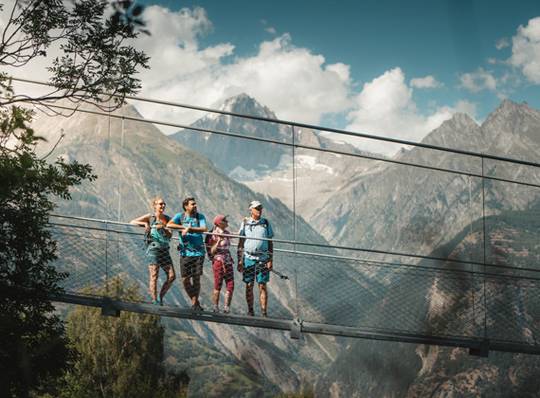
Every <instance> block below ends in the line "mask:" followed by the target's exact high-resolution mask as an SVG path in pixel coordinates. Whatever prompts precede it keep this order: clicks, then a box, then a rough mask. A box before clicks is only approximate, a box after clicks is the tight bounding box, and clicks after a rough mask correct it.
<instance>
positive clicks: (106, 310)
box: [101, 297, 120, 318]
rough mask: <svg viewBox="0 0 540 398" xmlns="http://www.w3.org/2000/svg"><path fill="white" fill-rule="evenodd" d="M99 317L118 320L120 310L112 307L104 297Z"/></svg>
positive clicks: (109, 300)
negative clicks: (110, 317)
mask: <svg viewBox="0 0 540 398" xmlns="http://www.w3.org/2000/svg"><path fill="white" fill-rule="evenodd" d="M101 315H103V316H113V317H115V318H118V317H119V316H120V310H119V309H118V308H116V307H115V306H114V304H113V302H112V300H111V299H109V298H107V297H106V298H105V299H103V305H102V306H101Z"/></svg>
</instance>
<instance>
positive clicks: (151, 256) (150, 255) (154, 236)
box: [130, 196, 176, 305]
mask: <svg viewBox="0 0 540 398" xmlns="http://www.w3.org/2000/svg"><path fill="white" fill-rule="evenodd" d="M165 206H166V204H165V201H164V200H163V198H161V197H159V196H158V197H156V198H154V199H153V200H152V202H151V207H152V210H153V214H152V213H149V214H145V215H143V216H140V217H138V218H135V219H133V220H131V221H130V224H133V225H139V226H141V227H144V228H145V244H146V260H147V263H148V272H149V283H148V292H149V293H150V297H151V298H152V303H153V304H159V305H163V297H164V296H165V293H167V291H168V290H169V289H170V288H171V286H172V284H173V282H174V280H175V279H176V275H175V273H174V267H173V262H172V259H171V255H170V253H169V242H170V240H171V236H172V234H171V231H169V230H168V229H167V228H166V225H167V223H168V222H169V220H170V219H171V218H170V217H169V216H168V215H166V214H165V213H164V212H165ZM160 268H162V269H163V271H165V273H166V274H167V280H166V281H165V283H164V284H163V286H162V287H161V291H160V292H159V297H158V295H157V280H158V274H159V269H160Z"/></svg>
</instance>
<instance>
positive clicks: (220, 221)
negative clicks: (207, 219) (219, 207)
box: [214, 214, 227, 225]
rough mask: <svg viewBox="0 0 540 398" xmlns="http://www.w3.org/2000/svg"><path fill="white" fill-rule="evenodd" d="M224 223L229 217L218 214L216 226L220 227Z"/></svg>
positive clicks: (215, 219)
mask: <svg viewBox="0 0 540 398" xmlns="http://www.w3.org/2000/svg"><path fill="white" fill-rule="evenodd" d="M223 221H227V216H224V215H223V214H218V215H217V216H215V217H214V225H219V224H221V223H222V222H223Z"/></svg>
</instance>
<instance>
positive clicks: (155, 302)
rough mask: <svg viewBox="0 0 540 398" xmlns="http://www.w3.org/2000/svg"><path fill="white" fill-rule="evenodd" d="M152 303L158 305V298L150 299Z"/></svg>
mask: <svg viewBox="0 0 540 398" xmlns="http://www.w3.org/2000/svg"><path fill="white" fill-rule="evenodd" d="M152 304H153V305H160V304H159V301H158V300H152Z"/></svg>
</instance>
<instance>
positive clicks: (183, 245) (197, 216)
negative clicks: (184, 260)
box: [177, 213, 208, 253]
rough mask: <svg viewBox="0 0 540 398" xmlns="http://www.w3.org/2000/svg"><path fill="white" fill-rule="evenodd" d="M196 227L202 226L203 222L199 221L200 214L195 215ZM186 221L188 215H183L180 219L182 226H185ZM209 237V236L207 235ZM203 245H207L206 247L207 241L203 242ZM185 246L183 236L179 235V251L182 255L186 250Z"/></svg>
mask: <svg viewBox="0 0 540 398" xmlns="http://www.w3.org/2000/svg"><path fill="white" fill-rule="evenodd" d="M194 218H195V227H196V228H199V227H200V226H201V221H200V220H199V213H195V217H194ZM185 220H186V213H182V217H181V218H180V224H181V225H184V221H185ZM207 236H208V235H207ZM203 243H204V244H205V246H206V240H205V241H203ZM185 246H186V245H185V244H184V241H183V239H182V234H180V235H179V241H178V247H177V249H178V251H179V252H180V253H182V252H183V251H184V250H185Z"/></svg>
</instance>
